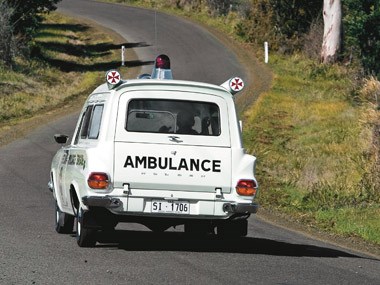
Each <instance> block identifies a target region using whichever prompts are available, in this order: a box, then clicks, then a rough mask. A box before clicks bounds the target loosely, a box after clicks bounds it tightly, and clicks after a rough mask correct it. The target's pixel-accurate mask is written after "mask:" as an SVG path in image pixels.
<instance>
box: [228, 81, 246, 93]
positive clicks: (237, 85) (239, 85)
mask: <svg viewBox="0 0 380 285" xmlns="http://www.w3.org/2000/svg"><path fill="white" fill-rule="evenodd" d="M230 88H231V90H233V91H235V92H239V91H241V90H242V89H243V88H244V81H243V80H242V79H241V78H240V77H234V78H232V79H231V80H230Z"/></svg>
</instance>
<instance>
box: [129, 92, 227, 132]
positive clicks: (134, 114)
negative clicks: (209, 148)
mask: <svg viewBox="0 0 380 285" xmlns="http://www.w3.org/2000/svg"><path fill="white" fill-rule="evenodd" d="M125 128H126V130H127V131H128V132H144V133H165V134H168V133H173V134H185V135H205V136H219V135H220V132H221V131H220V112H219V107H218V105H216V104H215V103H209V102H198V101H184V100H167V99H165V100H163V99H133V100H131V101H129V104H128V109H127V122H126V127H125Z"/></svg>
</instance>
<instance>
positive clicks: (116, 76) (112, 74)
mask: <svg viewBox="0 0 380 285" xmlns="http://www.w3.org/2000/svg"><path fill="white" fill-rule="evenodd" d="M106 79H107V82H108V83H109V84H112V85H115V84H118V83H119V82H120V80H121V76H120V73H119V72H118V71H117V70H110V71H108V72H107V74H106Z"/></svg>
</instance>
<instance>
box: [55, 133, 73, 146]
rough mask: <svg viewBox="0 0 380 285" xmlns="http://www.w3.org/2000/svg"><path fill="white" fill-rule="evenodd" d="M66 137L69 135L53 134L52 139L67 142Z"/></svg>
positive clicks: (61, 142)
mask: <svg viewBox="0 0 380 285" xmlns="http://www.w3.org/2000/svg"><path fill="white" fill-rule="evenodd" d="M68 138H69V136H66V135H61V134H57V135H54V140H55V141H56V142H57V143H59V144H65V143H67V140H68Z"/></svg>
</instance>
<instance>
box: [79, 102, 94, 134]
mask: <svg viewBox="0 0 380 285" xmlns="http://www.w3.org/2000/svg"><path fill="white" fill-rule="evenodd" d="M93 107H94V106H93V105H91V106H88V107H87V110H86V113H85V115H84V119H83V122H82V128H81V130H80V137H81V139H85V138H87V134H88V126H89V125H90V119H91V114H92V108H93Z"/></svg>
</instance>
